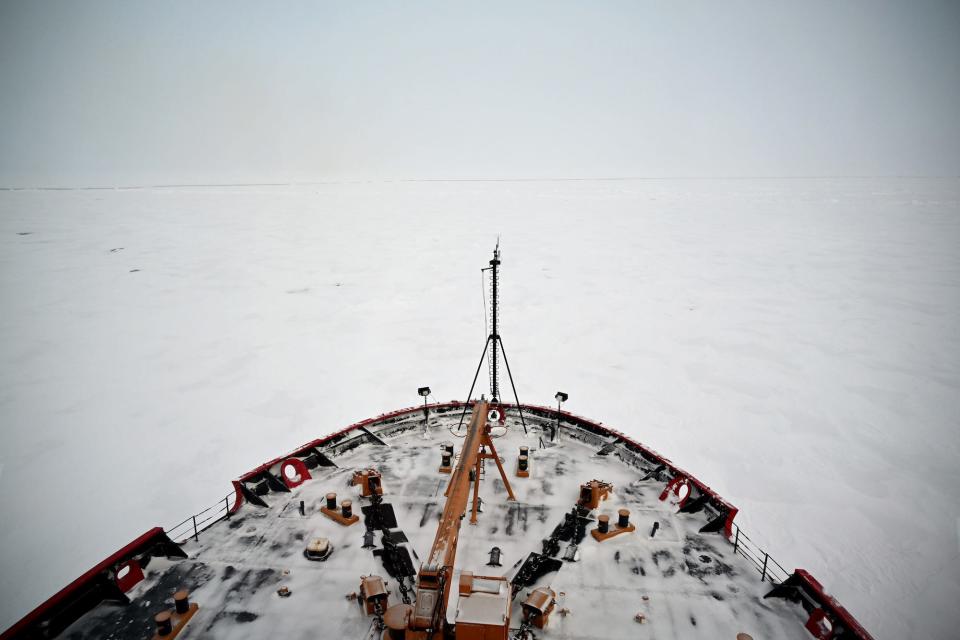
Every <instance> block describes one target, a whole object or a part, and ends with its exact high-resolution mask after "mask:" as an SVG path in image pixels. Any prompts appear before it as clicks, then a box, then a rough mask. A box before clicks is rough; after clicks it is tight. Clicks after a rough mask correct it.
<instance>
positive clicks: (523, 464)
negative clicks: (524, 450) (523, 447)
mask: <svg viewBox="0 0 960 640" xmlns="http://www.w3.org/2000/svg"><path fill="white" fill-rule="evenodd" d="M518 464H519V465H520V471H526V470H527V456H524V455H521V456H520V459H519V461H518Z"/></svg>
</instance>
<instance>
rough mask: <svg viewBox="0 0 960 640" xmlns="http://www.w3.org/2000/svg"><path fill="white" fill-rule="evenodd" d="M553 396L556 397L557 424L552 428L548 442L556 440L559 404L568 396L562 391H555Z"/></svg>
mask: <svg viewBox="0 0 960 640" xmlns="http://www.w3.org/2000/svg"><path fill="white" fill-rule="evenodd" d="M553 397H554V398H556V399H557V426H555V427H554V428H553V433H551V434H550V442H553V441H554V440H556V439H557V434H558V433H560V405H561V404H563V403H564V402H566V401H567V398H569V397H570V396H569V395H567V394H565V393H564V392H563V391H557V395H555V396H553Z"/></svg>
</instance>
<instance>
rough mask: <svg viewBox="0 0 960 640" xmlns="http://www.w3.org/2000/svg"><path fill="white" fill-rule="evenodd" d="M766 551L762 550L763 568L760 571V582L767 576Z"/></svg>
mask: <svg viewBox="0 0 960 640" xmlns="http://www.w3.org/2000/svg"><path fill="white" fill-rule="evenodd" d="M768 557H769V556H768V555H767V552H766V551H764V552H763V570H762V571H761V572H760V582H763V580H764V578H766V577H767V558H768Z"/></svg>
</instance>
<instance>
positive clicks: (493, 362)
mask: <svg viewBox="0 0 960 640" xmlns="http://www.w3.org/2000/svg"><path fill="white" fill-rule="evenodd" d="M499 267H500V239H499V238H497V246H496V248H494V250H493V260H491V261H490V266H489V267H486V268H484V269H481V271H487V270H490V271H492V274H491V277H490V300H491V302H492V304H491V305H490V327H491V328H490V335H488V336H487V339H486V341H485V342H484V343H483V353H482V354H481V355H480V364H478V365H477V373H476V374H474V376H473V383H472V384H471V385H470V391H468V392H467V402H466V404H464V405H463V414H462V415H461V416H460V426H459V427H458V428H457V429H458V430H459V429H462V428H463V420H464V418H465V417H466V416H467V407H468V406H469V403H470V398H471V397H472V396H473V389H474V387H475V386H476V385H477V377H478V376H479V375H480V369H481V368H483V361H484V359H485V358H486V357H487V348H488V347H492V351H491V353H490V396H491V402H492V403H493V404H500V361H499V356H500V355H502V356H503V364H504V365H506V367H507V376H508V377H509V378H510V387H511V388H512V389H513V399H514V400H516V402H517V411H518V412H519V413H520V424H522V425H523V432H524V433H527V422H526V420H524V419H523V409H522V408H521V406H520V398H519V397H517V385H515V384H514V383H513V373H511V372H510V362H509V361H508V360H507V350H506V349H504V347H503V338H501V337H500V326H499V317H498V315H497V314H498V313H499V307H500V269H499ZM501 411H502V410H501Z"/></svg>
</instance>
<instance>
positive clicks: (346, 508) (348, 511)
mask: <svg viewBox="0 0 960 640" xmlns="http://www.w3.org/2000/svg"><path fill="white" fill-rule="evenodd" d="M340 513H341V514H343V517H344V518H349V517H351V516H353V502H351V501H350V500H344V501H343V502H341V503H340Z"/></svg>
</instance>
